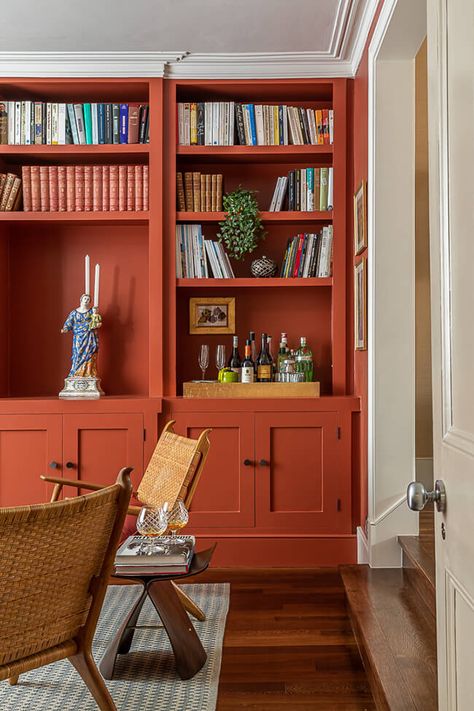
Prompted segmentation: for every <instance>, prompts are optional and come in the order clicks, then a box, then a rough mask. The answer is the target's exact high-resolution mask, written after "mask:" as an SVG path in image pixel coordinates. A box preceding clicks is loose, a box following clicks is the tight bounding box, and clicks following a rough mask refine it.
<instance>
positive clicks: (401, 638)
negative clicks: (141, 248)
mask: <svg viewBox="0 0 474 711" xmlns="http://www.w3.org/2000/svg"><path fill="white" fill-rule="evenodd" d="M341 575H342V579H343V582H344V586H345V589H346V598H347V603H348V607H349V611H350V616H351V622H352V626H353V630H354V634H355V637H356V639H357V643H358V645H359V650H360V653H361V656H362V660H363V662H364V666H365V669H366V672H367V676H368V678H369V682H370V685H371V688H372V693H373V696H374V699H375V703H376V706H377V709H379V710H383V711H434V710H435V709H437V681H436V628H435V624H434V620H433V618H432V616H431V614H430V613H429V612H428V610H427V608H426V606H424V605H423V604H422V603H421V601H420V600H419V597H418V595H416V594H414V592H413V588H412V586H411V584H410V583H409V581H408V580H407V575H406V571H404V570H403V568H390V569H389V568H385V569H372V568H369V567H368V566H366V565H354V566H343V567H342V568H341Z"/></svg>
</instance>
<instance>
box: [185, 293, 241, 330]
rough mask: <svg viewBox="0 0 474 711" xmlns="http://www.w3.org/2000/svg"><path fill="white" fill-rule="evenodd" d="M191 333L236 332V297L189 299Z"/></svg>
mask: <svg viewBox="0 0 474 711" xmlns="http://www.w3.org/2000/svg"><path fill="white" fill-rule="evenodd" d="M189 333H192V334H199V333H211V334H212V333H214V334H215V335H216V336H217V335H219V334H220V333H235V298H234V297H233V296H221V297H218V296H214V297H210V298H206V297H202V298H191V299H189Z"/></svg>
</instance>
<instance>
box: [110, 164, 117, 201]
mask: <svg viewBox="0 0 474 711" xmlns="http://www.w3.org/2000/svg"><path fill="white" fill-rule="evenodd" d="M109 171H110V188H109V189H110V196H109V203H110V207H109V209H110V210H111V211H112V212H117V210H118V209H119V167H118V165H111V166H109Z"/></svg>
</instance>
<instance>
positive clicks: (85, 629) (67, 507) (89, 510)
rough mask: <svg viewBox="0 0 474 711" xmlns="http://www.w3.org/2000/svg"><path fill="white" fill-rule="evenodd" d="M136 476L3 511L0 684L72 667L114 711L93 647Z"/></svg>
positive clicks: (0, 536)
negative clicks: (65, 664) (48, 668)
mask: <svg viewBox="0 0 474 711" xmlns="http://www.w3.org/2000/svg"><path fill="white" fill-rule="evenodd" d="M130 472H131V469H122V470H121V471H120V473H119V475H118V478H117V482H116V484H114V485H113V486H109V487H107V488H106V489H103V490H102V491H100V492H96V493H94V494H90V495H88V496H80V497H77V498H75V499H70V500H66V501H60V502H57V503H52V504H39V505H36V506H22V507H17V508H4V509H2V508H0V561H1V570H0V680H2V679H9V680H10V683H11V684H16V682H17V681H18V676H19V675H20V674H22V673H23V672H26V671H29V670H31V669H36V668H38V667H41V666H44V665H46V664H51V662H56V661H58V660H60V659H66V658H67V659H69V661H70V662H71V663H72V664H73V666H74V667H75V668H76V670H77V671H78V672H79V674H80V675H81V677H82V679H83V680H84V682H85V683H86V685H87V687H88V689H89V691H90V692H91V694H92V696H93V697H94V699H95V700H96V702H97V705H98V706H99V708H100V709H103V710H104V711H113V710H115V708H116V707H115V705H114V702H113V700H112V697H111V696H110V694H109V692H108V689H107V687H106V685H105V683H104V680H103V679H102V677H101V675H100V674H99V672H98V670H97V667H96V665H95V662H94V659H93V657H92V652H91V645H92V639H93V636H94V632H95V628H96V625H97V620H98V618H99V613H100V610H101V607H102V603H103V601H104V596H105V592H106V589H107V583H108V579H109V576H110V573H111V571H112V566H113V562H114V556H115V549H116V546H117V543H118V541H119V538H120V533H121V531H122V526H123V522H124V519H125V515H126V511H127V506H128V503H129V501H130V494H131V484H130Z"/></svg>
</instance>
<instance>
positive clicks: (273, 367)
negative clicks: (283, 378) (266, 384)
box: [267, 336, 276, 380]
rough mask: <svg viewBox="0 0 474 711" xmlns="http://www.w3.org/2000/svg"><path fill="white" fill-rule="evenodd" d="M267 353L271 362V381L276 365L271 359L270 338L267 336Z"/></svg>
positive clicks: (273, 359)
mask: <svg viewBox="0 0 474 711" xmlns="http://www.w3.org/2000/svg"><path fill="white" fill-rule="evenodd" d="M267 353H268V355H269V356H270V360H271V361H272V380H273V376H274V375H275V372H276V363H275V358H274V357H273V352H272V337H271V336H267Z"/></svg>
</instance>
